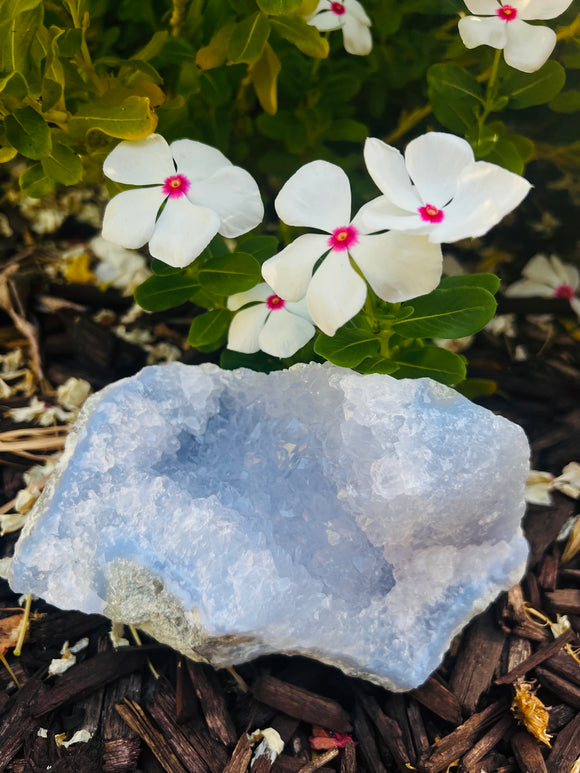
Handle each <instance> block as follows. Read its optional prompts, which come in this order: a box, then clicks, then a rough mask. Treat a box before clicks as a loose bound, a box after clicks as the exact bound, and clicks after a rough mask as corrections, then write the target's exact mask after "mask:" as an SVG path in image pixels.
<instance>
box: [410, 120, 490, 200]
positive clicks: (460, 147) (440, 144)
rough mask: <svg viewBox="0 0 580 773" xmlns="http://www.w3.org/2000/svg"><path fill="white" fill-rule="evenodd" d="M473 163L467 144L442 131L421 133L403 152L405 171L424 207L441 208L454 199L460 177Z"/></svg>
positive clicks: (469, 146) (469, 147) (473, 158)
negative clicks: (431, 205)
mask: <svg viewBox="0 0 580 773" xmlns="http://www.w3.org/2000/svg"><path fill="white" fill-rule="evenodd" d="M474 161H475V157H474V155H473V150H472V149H471V145H470V144H469V142H467V141H466V140H464V139H462V138H461V137H456V136H455V135H454V134H447V133H445V132H428V133H427V134H422V135H421V136H420V137H417V139H415V140H412V141H411V142H410V143H409V144H408V145H407V149H406V150H405V163H406V165H407V171H408V173H409V175H410V176H411V180H412V181H413V182H414V183H415V187H416V189H417V191H418V193H419V195H420V196H421V198H422V200H423V204H433V205H434V206H436V207H439V208H440V209H441V208H442V207H444V206H445V205H446V204H447V203H448V202H449V201H450V200H451V199H452V198H453V196H454V195H455V189H456V188H457V180H458V178H459V175H460V174H461V172H462V171H463V170H464V169H465V167H466V166H468V165H469V164H473V163H474Z"/></svg>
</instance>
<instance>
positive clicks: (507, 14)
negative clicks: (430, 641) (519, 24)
mask: <svg viewBox="0 0 580 773" xmlns="http://www.w3.org/2000/svg"><path fill="white" fill-rule="evenodd" d="M496 13H497V15H498V16H499V18H500V19H503V20H504V21H513V20H514V19H515V18H516V16H517V15H518V9H517V8H514V7H513V5H502V7H501V8H498V9H497V11H496Z"/></svg>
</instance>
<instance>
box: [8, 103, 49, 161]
mask: <svg viewBox="0 0 580 773" xmlns="http://www.w3.org/2000/svg"><path fill="white" fill-rule="evenodd" d="M5 127H6V137H7V139H8V142H9V143H10V144H11V145H12V146H13V147H15V148H16V150H17V151H18V152H19V153H22V155H23V156H26V157H27V158H32V159H34V160H35V161H38V160H39V159H40V158H41V156H44V155H45V154H46V153H48V152H49V151H50V148H51V144H52V141H51V137H50V129H49V128H48V126H47V124H46V123H45V122H44V119H43V118H42V116H41V115H39V114H38V113H37V112H36V110H34V109H33V108H32V107H23V108H21V109H20V110H15V111H14V112H13V113H12V115H7V116H6V119H5Z"/></svg>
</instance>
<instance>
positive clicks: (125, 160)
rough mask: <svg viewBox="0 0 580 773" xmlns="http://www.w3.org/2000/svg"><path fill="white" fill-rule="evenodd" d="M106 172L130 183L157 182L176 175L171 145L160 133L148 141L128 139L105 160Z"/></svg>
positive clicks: (149, 137)
mask: <svg viewBox="0 0 580 773" xmlns="http://www.w3.org/2000/svg"><path fill="white" fill-rule="evenodd" d="M103 174H105V175H106V176H107V177H108V178H109V179H110V180H114V181H115V182H118V183H126V184H128V185H155V184H156V183H157V184H159V183H162V182H163V181H164V180H165V179H166V178H167V177H170V176H171V175H172V174H175V166H174V164H173V159H172V157H171V151H170V150H169V145H168V144H167V142H166V141H165V139H164V138H163V137H162V136H161V135H160V134H150V135H149V136H148V137H146V138H145V139H144V140H124V141H123V142H120V143H119V144H118V145H117V147H116V148H115V149H114V150H112V151H111V152H110V153H109V155H108V156H107V158H106V159H105V161H104V163H103Z"/></svg>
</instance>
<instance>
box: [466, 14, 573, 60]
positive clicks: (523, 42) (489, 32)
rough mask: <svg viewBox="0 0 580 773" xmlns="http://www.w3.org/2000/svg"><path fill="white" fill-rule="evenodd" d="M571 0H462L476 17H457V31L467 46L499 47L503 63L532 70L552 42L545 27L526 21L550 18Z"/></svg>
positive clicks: (552, 36) (552, 35)
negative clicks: (501, 0) (507, 0)
mask: <svg viewBox="0 0 580 773" xmlns="http://www.w3.org/2000/svg"><path fill="white" fill-rule="evenodd" d="M571 2H572V0H512V2H511V5H508V4H507V3H500V2H498V0H465V5H466V6H467V7H468V8H469V10H470V11H471V13H473V14H477V15H476V16H466V17H464V18H463V19H460V20H459V34H460V35H461V40H462V41H463V43H464V45H465V46H467V48H475V47H476V46H481V45H486V46H491V47H492V48H498V49H501V48H503V55H504V59H505V60H506V63H507V64H509V66H510V67H514V68H515V69H516V70H522V72H535V71H536V70H539V69H540V67H541V66H542V65H543V64H545V62H546V60H547V59H548V57H549V56H550V54H551V53H552V51H553V50H554V46H555V45H556V33H555V32H554V30H552V29H550V28H549V27H544V26H536V25H533V24H528V23H527V22H528V21H532V20H535V19H554V18H555V17H556V16H559V15H560V14H561V13H563V12H564V11H565V10H566V8H568V6H569V5H570V3H571Z"/></svg>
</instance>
